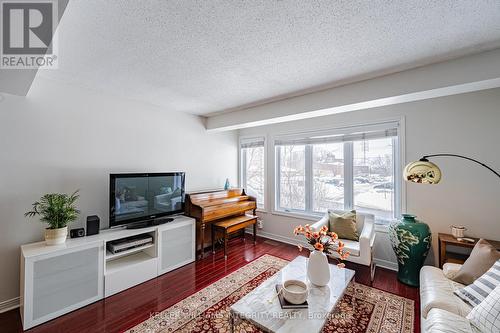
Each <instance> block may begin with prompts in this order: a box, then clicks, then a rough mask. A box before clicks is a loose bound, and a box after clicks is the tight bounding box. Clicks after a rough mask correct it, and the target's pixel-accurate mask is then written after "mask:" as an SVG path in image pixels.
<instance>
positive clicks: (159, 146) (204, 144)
mask: <svg viewBox="0 0 500 333" xmlns="http://www.w3.org/2000/svg"><path fill="white" fill-rule="evenodd" d="M3 97H4V98H3V99H0V168H1V169H0V254H1V255H0V267H2V269H0V302H1V301H4V300H7V299H11V298H14V297H17V296H18V295H19V246H20V245H21V244H23V243H29V242H33V241H39V240H42V238H43V236H42V235H43V233H42V232H43V228H44V226H43V225H42V224H41V223H39V222H38V221H37V219H36V218H35V219H31V220H28V219H26V218H24V216H23V213H24V212H26V211H27V210H28V209H29V208H30V205H31V203H32V202H33V201H35V200H36V199H38V198H39V197H40V196H41V195H43V194H44V193H47V192H71V191H74V190H75V189H80V190H81V199H80V201H79V208H80V210H81V216H80V218H79V220H78V222H77V223H75V224H73V225H71V227H72V228H74V227H80V226H83V225H84V221H85V217H86V216H87V215H91V214H97V215H99V216H100V217H101V221H103V222H104V223H106V224H107V221H108V213H107V209H108V192H109V190H108V187H109V175H108V174H109V173H110V172H146V171H148V172H155V171H156V172H160V171H185V172H186V187H187V190H188V191H193V190H200V189H213V188H222V187H223V185H224V181H225V179H226V177H229V179H230V181H231V182H232V183H233V184H235V183H236V178H237V167H236V165H237V137H236V133H234V132H227V133H219V134H215V133H214V134H208V133H207V132H206V130H205V127H204V124H203V120H202V118H199V117H197V116H192V115H187V114H183V113H177V112H173V111H171V110H164V109H161V108H159V107H154V106H151V105H147V104H143V103H139V102H134V101H128V100H123V99H118V98H115V97H112V96H104V95H100V94H98V93H95V92H90V91H82V90H81V89H77V88H70V87H66V86H63V85H59V84H56V83H54V82H51V81H47V80H43V79H40V78H39V77H38V78H37V79H36V80H35V82H34V84H33V87H32V88H31V90H30V93H29V94H28V97H16V96H12V95H4V96H3Z"/></svg>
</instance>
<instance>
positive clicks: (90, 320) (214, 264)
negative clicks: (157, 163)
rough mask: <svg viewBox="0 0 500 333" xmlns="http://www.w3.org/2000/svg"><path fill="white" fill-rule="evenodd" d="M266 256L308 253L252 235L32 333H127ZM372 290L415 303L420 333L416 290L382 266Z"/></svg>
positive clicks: (4, 328)
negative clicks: (256, 238)
mask: <svg viewBox="0 0 500 333" xmlns="http://www.w3.org/2000/svg"><path fill="white" fill-rule="evenodd" d="M266 253H267V254H271V255H274V256H277V257H281V258H283V259H287V260H293V259H294V258H295V257H296V256H298V255H305V256H307V255H308V253H307V251H304V252H302V253H301V252H299V251H298V250H297V248H296V247H295V246H292V245H289V244H284V243H280V242H276V241H272V240H268V239H264V238H258V240H257V245H255V246H254V245H253V242H252V241H251V236H249V235H247V241H246V242H244V241H243V240H242V239H233V240H231V241H230V246H229V251H228V259H227V260H224V258H223V253H222V251H221V250H219V251H217V254H216V255H215V257H214V256H212V255H211V254H206V257H205V258H204V259H203V260H200V261H197V262H195V263H192V264H189V265H186V266H184V267H181V268H179V269H177V270H175V271H173V272H170V273H167V274H164V275H162V276H160V277H158V278H156V279H153V280H150V281H148V282H146V283H143V284H141V285H139V286H136V287H134V288H130V289H128V290H126V291H123V292H121V293H119V294H117V295H114V296H111V297H108V298H106V299H104V300H101V301H98V302H95V303H93V304H91V305H88V306H86V307H85V308H83V309H79V310H76V311H73V312H71V313H69V314H66V315H64V316H62V317H59V318H57V319H54V320H52V321H50V322H47V323H45V324H42V325H39V326H37V327H35V328H32V329H31V330H29V331H28V332H33V333H42V332H44V333H45V332H47V333H49V332H50V333H55V332H64V333H69V332H71V333H73V332H75V333H76V332H122V331H124V330H126V329H129V328H131V327H133V326H135V325H136V324H138V323H140V322H142V321H144V320H146V319H148V318H149V317H150V316H151V314H154V313H155V312H158V311H162V310H164V309H166V308H168V307H170V306H171V305H173V304H175V303H177V302H178V301H180V300H182V299H184V298H185V297H187V296H189V295H191V294H193V293H194V292H196V291H198V290H200V289H203V288H204V287H206V286H208V285H210V284H211V283H213V282H215V281H216V280H218V279H220V278H221V277H223V276H225V275H227V274H229V273H231V272H233V271H235V270H236V269H238V268H240V267H242V266H244V265H245V264H246V263H248V262H250V261H252V260H253V259H255V258H258V257H260V256H261V255H263V254H266ZM347 267H348V268H351V269H355V270H356V282H358V283H363V284H366V285H370V273H369V269H368V267H365V266H361V265H356V264H352V263H347ZM371 286H372V287H374V288H378V289H381V290H384V291H387V292H390V293H393V294H397V295H400V296H403V297H406V298H409V299H412V300H414V301H415V324H414V325H415V332H417V333H418V332H420V310H419V309H420V305H419V293H418V289H417V288H412V287H409V286H406V285H404V284H402V283H400V282H399V281H398V280H397V278H396V273H395V272H393V271H390V270H387V269H383V268H377V270H376V273H375V279H374V281H373V284H371ZM0 331H1V332H2V333H7V332H22V331H23V330H22V325H21V319H20V316H19V309H15V310H11V311H8V312H5V313H2V314H0Z"/></svg>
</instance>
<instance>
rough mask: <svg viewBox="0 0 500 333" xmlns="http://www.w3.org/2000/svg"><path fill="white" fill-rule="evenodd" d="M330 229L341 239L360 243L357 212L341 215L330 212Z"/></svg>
mask: <svg viewBox="0 0 500 333" xmlns="http://www.w3.org/2000/svg"><path fill="white" fill-rule="evenodd" d="M328 217H329V229H330V231H333V232H334V233H336V234H337V235H338V236H339V238H341V239H350V240H354V241H359V233H358V230H357V227H356V211H354V210H353V211H350V212H344V213H341V214H338V213H336V212H335V211H332V210H329V211H328Z"/></svg>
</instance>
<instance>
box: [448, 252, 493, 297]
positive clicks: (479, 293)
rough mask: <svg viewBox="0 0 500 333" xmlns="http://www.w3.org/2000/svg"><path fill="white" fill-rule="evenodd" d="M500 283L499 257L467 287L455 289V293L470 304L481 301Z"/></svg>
mask: <svg viewBox="0 0 500 333" xmlns="http://www.w3.org/2000/svg"><path fill="white" fill-rule="evenodd" d="M499 284H500V259H499V260H497V261H496V262H495V263H494V264H493V266H491V267H490V269H488V271H487V272H486V273H484V274H483V275H481V277H480V278H479V279H476V281H474V283H472V284H470V285H468V286H467V287H464V288H460V289H458V290H455V294H456V295H457V296H458V297H460V298H461V299H463V300H464V301H465V302H467V303H469V304H470V305H472V306H477V305H479V303H481V302H482V301H483V300H484V299H485V298H486V297H487V296H488V294H489V293H491V292H492V291H493V289H495V288H496V286H498V285H499Z"/></svg>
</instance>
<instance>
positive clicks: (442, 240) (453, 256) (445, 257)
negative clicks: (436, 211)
mask: <svg viewBox="0 0 500 333" xmlns="http://www.w3.org/2000/svg"><path fill="white" fill-rule="evenodd" d="M467 238H472V239H474V243H469V242H465V241H459V240H457V239H456V238H455V237H453V236H452V235H450V234H444V233H439V234H438V247H439V267H440V268H442V267H443V265H444V264H445V263H446V262H451V263H456V264H463V263H464V261H465V260H466V259H467V258H468V257H469V255H468V254H460V253H453V252H448V251H447V250H446V247H447V246H448V245H452V246H457V247H462V248H469V249H472V248H473V247H474V246H475V245H476V243H477V241H478V240H479V238H473V237H467ZM486 241H488V242H489V243H490V244H491V245H493V246H494V247H496V248H497V249H500V241H494V240H488V239H487V240H486Z"/></svg>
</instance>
